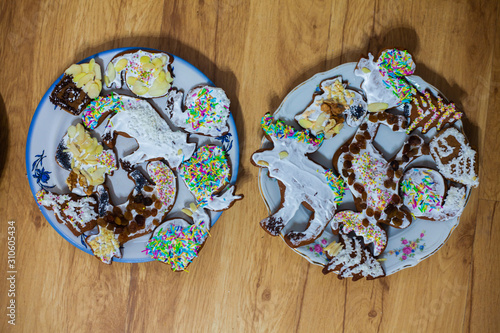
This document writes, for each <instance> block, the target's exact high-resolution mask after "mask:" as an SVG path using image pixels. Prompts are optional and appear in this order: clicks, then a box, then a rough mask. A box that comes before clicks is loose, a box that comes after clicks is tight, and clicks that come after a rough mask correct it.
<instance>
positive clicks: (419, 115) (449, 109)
mask: <svg viewBox="0 0 500 333" xmlns="http://www.w3.org/2000/svg"><path fill="white" fill-rule="evenodd" d="M462 115H463V114H462V112H460V111H459V110H457V108H456V107H455V104H453V103H446V102H445V101H443V98H442V97H441V96H439V95H438V97H434V95H432V94H431V92H430V91H428V90H427V91H425V92H424V93H421V92H418V91H417V92H416V95H414V96H413V97H412V99H411V103H410V125H409V126H408V129H407V130H406V133H407V134H409V133H410V132H412V131H413V130H414V129H416V128H421V129H422V133H424V134H425V133H427V131H428V130H430V129H431V128H436V130H438V131H440V130H441V129H442V128H443V126H444V125H446V124H453V123H454V122H455V121H457V120H458V119H460V118H462Z"/></svg>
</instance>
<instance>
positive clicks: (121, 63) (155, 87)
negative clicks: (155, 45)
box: [104, 50, 174, 98]
mask: <svg viewBox="0 0 500 333" xmlns="http://www.w3.org/2000/svg"><path fill="white" fill-rule="evenodd" d="M173 60H174V58H173V57H172V56H170V55H169V54H167V53H163V52H158V51H145V50H138V51H136V50H133V51H125V52H122V53H119V54H117V55H116V56H114V57H113V59H111V61H110V62H109V63H108V66H107V67H106V72H105V75H104V82H105V83H106V86H107V87H111V85H113V84H115V86H116V87H117V88H121V87H122V84H123V82H124V81H125V84H126V85H127V87H128V88H129V89H130V91H132V92H133V93H134V94H135V95H137V96H141V97H145V98H156V97H162V96H165V95H166V94H167V92H168V90H169V89H170V87H171V84H172V81H173V80H174V75H173V69H172V66H171V64H172V62H173Z"/></svg>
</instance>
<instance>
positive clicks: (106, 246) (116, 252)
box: [85, 226, 122, 265]
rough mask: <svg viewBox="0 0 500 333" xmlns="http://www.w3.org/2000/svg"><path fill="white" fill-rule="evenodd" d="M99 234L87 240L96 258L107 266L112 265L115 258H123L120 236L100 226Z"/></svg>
mask: <svg viewBox="0 0 500 333" xmlns="http://www.w3.org/2000/svg"><path fill="white" fill-rule="evenodd" d="M98 229H99V233H98V234H96V235H90V236H88V237H87V238H85V243H87V245H88V246H89V247H90V249H91V250H92V253H93V254H94V256H96V257H97V258H98V259H99V260H101V261H102V262H103V263H105V264H108V265H109V264H111V262H112V261H113V257H116V258H121V257H122V253H121V250H120V242H119V241H118V239H117V236H118V235H115V233H114V232H113V231H112V230H109V229H107V228H103V227H101V226H99V228H98Z"/></svg>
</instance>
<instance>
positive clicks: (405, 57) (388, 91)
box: [354, 49, 416, 112]
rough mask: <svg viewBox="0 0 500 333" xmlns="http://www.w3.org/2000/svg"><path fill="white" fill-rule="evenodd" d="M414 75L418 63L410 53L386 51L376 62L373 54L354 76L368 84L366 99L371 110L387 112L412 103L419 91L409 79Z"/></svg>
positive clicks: (358, 68)
mask: <svg viewBox="0 0 500 333" xmlns="http://www.w3.org/2000/svg"><path fill="white" fill-rule="evenodd" d="M414 71H415V63H414V62H413V59H412V57H411V55H410V54H409V53H408V52H407V51H400V50H397V49H390V50H385V51H383V52H382V53H381V54H380V56H379V57H378V59H377V60H376V61H375V60H374V58H373V55H372V54H371V53H369V54H368V59H365V58H362V59H361V60H360V61H359V62H358V64H357V66H356V70H355V71H354V74H355V75H357V76H359V77H361V78H362V79H363V80H364V81H363V83H362V84H361V88H362V89H363V91H364V93H365V95H366V100H367V103H368V110H369V111H371V112H378V111H384V110H386V109H390V108H393V107H395V106H398V105H401V104H405V103H409V102H410V101H411V98H412V96H413V94H414V93H415V91H416V90H415V88H413V86H411V85H410V83H408V81H407V80H406V78H405V77H406V76H407V75H411V74H413V72H414Z"/></svg>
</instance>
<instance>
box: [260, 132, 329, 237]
mask: <svg viewBox="0 0 500 333" xmlns="http://www.w3.org/2000/svg"><path fill="white" fill-rule="evenodd" d="M268 135H269V136H270V137H271V139H272V142H273V145H274V148H273V149H271V150H264V151H260V152H256V153H254V154H253V155H252V160H253V162H254V163H255V164H257V165H259V166H261V167H266V168H267V169H268V171H269V176H270V177H272V178H276V179H277V180H279V181H280V182H281V183H282V184H283V185H284V187H285V191H284V197H283V198H282V202H283V203H282V206H281V208H280V209H279V210H278V211H277V212H275V213H274V214H272V215H271V216H269V217H267V218H266V219H264V220H262V221H261V226H262V227H263V228H264V229H266V230H267V231H268V232H269V233H270V234H272V235H274V236H276V235H278V234H279V233H280V231H281V229H282V228H283V227H284V226H285V225H286V224H287V223H288V222H289V221H290V220H291V218H292V217H293V216H294V215H295V213H296V211H297V210H298V209H299V207H300V205H301V204H302V203H303V202H304V203H307V204H308V205H309V206H310V207H311V208H312V210H313V211H314V214H313V215H312V217H311V220H310V221H309V225H308V227H307V229H306V230H305V231H291V232H289V233H288V234H287V235H286V237H287V238H288V240H289V243H290V244H291V245H292V246H294V247H297V246H301V245H302V244H303V243H305V242H307V241H311V240H314V239H316V238H317V237H318V236H319V235H320V234H321V233H322V232H323V230H324V229H325V227H326V225H327V224H328V223H329V222H330V220H331V219H332V218H333V215H334V213H335V210H336V208H337V204H338V202H337V201H336V198H335V194H334V191H332V189H331V188H330V185H329V183H328V180H327V178H326V176H325V173H326V171H327V170H326V169H325V168H323V167H322V166H321V165H319V164H317V163H315V162H313V161H312V160H310V159H309V158H308V157H307V156H306V154H310V153H312V152H314V151H316V150H317V149H318V148H319V146H320V145H319V144H317V145H313V144H311V143H307V142H302V141H300V140H297V139H296V138H287V137H285V138H283V137H282V138H280V137H279V136H277V135H273V134H270V133H269V132H268ZM283 152H284V153H283ZM285 155H286V156H285Z"/></svg>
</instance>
